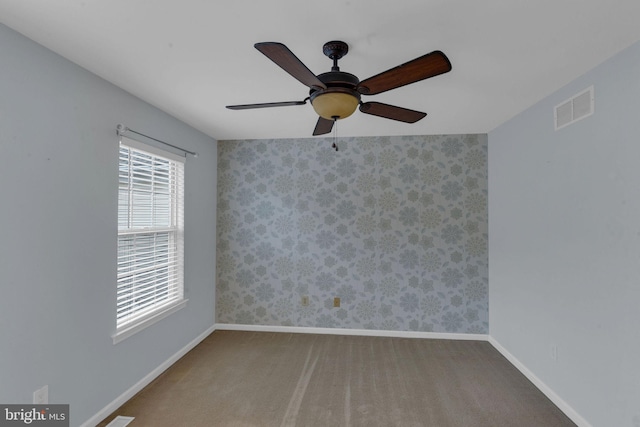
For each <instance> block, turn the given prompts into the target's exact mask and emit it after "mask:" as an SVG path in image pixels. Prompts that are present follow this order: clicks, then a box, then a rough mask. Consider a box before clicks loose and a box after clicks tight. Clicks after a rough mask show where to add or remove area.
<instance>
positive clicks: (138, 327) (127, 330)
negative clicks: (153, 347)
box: [111, 299, 189, 345]
mask: <svg viewBox="0 0 640 427" xmlns="http://www.w3.org/2000/svg"><path fill="white" fill-rule="evenodd" d="M188 301H189V300H188V299H183V300H180V301H177V302H175V303H173V304H171V305H168V306H167V307H165V308H164V309H163V310H161V311H159V312H157V313H155V314H154V315H152V316H150V317H148V318H146V319H144V320H142V321H141V322H136V323H135V324H133V325H130V326H126V327H124V328H122V329H120V330H117V331H116V333H115V335H112V336H111V338H112V339H113V345H116V344H118V343H119V342H121V341H124V340H126V339H127V338H129V337H130V336H133V335H135V334H137V333H138V332H140V331H142V330H143V329H145V328H148V327H149V326H151V325H153V324H154V323H156V322H159V321H160V320H162V319H164V318H165V317H167V316H169V315H171V314H173V313H175V312H176V311H178V310H180V309H182V308H184V307H186V305H187V302H188Z"/></svg>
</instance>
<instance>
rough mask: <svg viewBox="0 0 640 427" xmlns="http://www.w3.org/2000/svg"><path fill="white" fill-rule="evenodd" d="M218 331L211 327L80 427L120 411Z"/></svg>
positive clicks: (95, 422)
mask: <svg viewBox="0 0 640 427" xmlns="http://www.w3.org/2000/svg"><path fill="white" fill-rule="evenodd" d="M215 330H216V327H215V325H214V326H211V327H210V328H209V329H207V330H206V331H204V332H203V333H201V334H200V335H198V336H197V337H196V338H194V339H193V340H192V341H191V342H190V343H189V344H187V345H186V346H184V347H183V348H181V349H180V350H179V351H178V352H177V353H175V354H174V355H173V356H171V357H170V358H168V359H167V360H165V361H164V362H163V363H162V364H161V365H160V366H158V367H157V368H155V369H154V370H153V371H151V372H149V373H148V374H147V375H146V376H145V377H144V378H142V379H141V380H140V381H138V382H137V383H135V384H134V385H133V386H131V388H129V389H128V390H127V391H125V392H124V393H122V394H121V395H120V396H118V397H117V398H116V399H115V400H114V401H113V402H111V403H109V404H108V405H107V406H105V407H104V408H102V410H100V412H98V413H97V414H95V415H94V416H93V417H91V418H89V419H88V420H87V421H85V422H84V423H82V424H81V425H80V427H95V426H96V425H97V424H98V423H99V422H100V421H102V420H104V419H105V418H107V417H108V416H109V415H111V413H112V412H113V411H115V410H116V409H118V408H119V407H120V406H122V405H123V404H124V403H126V402H127V401H128V400H129V399H131V398H132V397H133V396H134V395H135V394H136V393H138V392H139V391H140V390H142V389H143V388H145V387H146V386H147V385H149V384H150V383H151V382H152V381H153V380H155V379H156V378H157V377H158V376H160V374H162V373H163V372H164V371H166V370H167V369H168V368H169V367H170V366H171V365H173V364H174V363H176V362H177V361H178V360H179V359H180V358H181V357H182V356H184V355H185V354H187V353H188V352H189V351H190V350H191V349H193V348H194V347H195V346H196V345H198V344H200V342H201V341H202V340H204V339H205V338H206V337H208V336H209V335H211V333H212V332H213V331H215Z"/></svg>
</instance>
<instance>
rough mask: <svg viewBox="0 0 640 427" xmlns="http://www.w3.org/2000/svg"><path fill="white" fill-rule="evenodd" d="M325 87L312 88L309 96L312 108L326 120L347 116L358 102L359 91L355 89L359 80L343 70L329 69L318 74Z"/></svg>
mask: <svg viewBox="0 0 640 427" xmlns="http://www.w3.org/2000/svg"><path fill="white" fill-rule="evenodd" d="M318 79H319V80H320V81H321V82H322V83H324V84H325V85H326V86H327V88H326V89H322V88H315V87H314V88H312V89H311V90H310V91H309V98H310V100H311V105H312V106H313V109H314V110H315V111H316V113H318V115H319V116H320V117H322V118H325V119H327V120H340V119H344V118H345V117H349V116H350V115H351V114H353V112H354V111H355V110H356V108H357V107H358V105H359V104H360V93H359V92H358V91H357V90H356V86H357V84H358V83H359V82H360V80H359V79H358V78H357V77H356V76H354V75H353V74H350V73H345V72H344V71H329V72H328V73H323V74H320V75H318Z"/></svg>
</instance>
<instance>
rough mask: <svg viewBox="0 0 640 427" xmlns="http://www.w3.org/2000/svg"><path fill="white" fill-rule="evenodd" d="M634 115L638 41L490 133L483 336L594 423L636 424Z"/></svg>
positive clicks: (638, 209) (638, 155)
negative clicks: (560, 110)
mask: <svg viewBox="0 0 640 427" xmlns="http://www.w3.org/2000/svg"><path fill="white" fill-rule="evenodd" d="M590 85H594V87H595V114H594V115H593V116H591V117H588V118H586V119H584V120H582V121H580V122H577V123H575V124H573V125H571V126H569V127H566V128H564V129H561V130H559V131H557V132H555V131H554V129H553V108H554V106H555V105H557V104H559V103H560V102H562V101H564V100H565V99H567V98H569V97H570V96H573V95H575V94H577V93H578V92H580V91H581V90H583V89H586V88H587V87H589V86H590ZM639 114H640V43H637V44H635V45H633V46H632V47H630V48H629V49H627V50H625V51H623V52H622V53H620V54H618V55H616V56H615V57H613V58H612V59H610V60H608V61H606V62H605V63H603V64H602V65H600V66H599V67H597V68H595V69H594V70H592V71H591V72H589V73H587V74H585V75H584V76H582V77H580V78H578V79H577V80H575V81H573V82H572V83H570V84H569V85H567V86H566V87H564V88H562V89H561V90H559V91H557V92H556V93H554V94H553V95H551V96H549V97H547V98H545V99H544V100H542V101H541V102H540V103H538V104H536V105H535V106H533V107H532V108H530V109H529V110H527V111H526V112H524V113H522V114H520V115H518V116H517V117H515V118H513V119H512V120H510V121H509V122H507V123H506V124H504V125H502V126H500V127H499V128H497V129H496V130H494V131H493V132H491V133H490V134H489V189H490V192H489V212H490V215H489V265H490V270H489V285H490V307H491V310H490V334H491V335H492V336H493V337H494V338H495V339H496V340H497V341H498V342H499V343H501V344H502V345H503V346H504V347H505V348H506V349H507V350H508V351H509V352H510V353H512V354H513V355H514V356H515V357H516V358H517V359H519V360H520V361H521V362H522V363H523V364H524V365H526V366H527V367H528V368H529V369H530V370H531V371H532V372H533V373H534V374H535V375H536V376H537V377H538V378H540V379H541V380H542V381H543V382H544V383H546V384H547V385H548V386H550V387H551V388H552V389H553V390H554V391H555V392H556V393H557V394H558V395H559V396H560V397H561V398H562V399H563V400H565V402H567V403H568V404H569V405H570V406H571V407H572V408H573V409H575V410H576V411H577V412H578V413H579V414H581V415H582V417H584V418H585V419H586V420H587V421H588V422H589V423H591V424H592V425H593V426H597V427H608V426H620V427H622V426H629V427H638V426H640V364H639V363H638V361H640V327H639V326H640V309H639V301H640V167H639V166H638V165H639V160H640V141H639V135H640V120H639V118H640V115H639ZM552 346H557V360H554V359H553V358H552V357H551V355H552V353H551V348H552Z"/></svg>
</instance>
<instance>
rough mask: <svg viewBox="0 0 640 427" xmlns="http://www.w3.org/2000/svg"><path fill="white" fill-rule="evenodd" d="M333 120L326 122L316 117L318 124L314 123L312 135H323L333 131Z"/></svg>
mask: <svg viewBox="0 0 640 427" xmlns="http://www.w3.org/2000/svg"><path fill="white" fill-rule="evenodd" d="M333 122H334V121H333V120H327V119H325V118H323V117H318V123H316V128H315V129H314V130H313V135H314V136H316V135H324V134H327V133H330V132H331V129H333Z"/></svg>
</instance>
